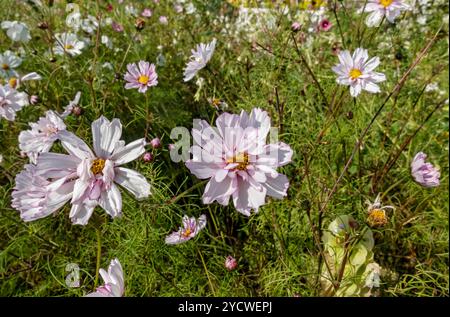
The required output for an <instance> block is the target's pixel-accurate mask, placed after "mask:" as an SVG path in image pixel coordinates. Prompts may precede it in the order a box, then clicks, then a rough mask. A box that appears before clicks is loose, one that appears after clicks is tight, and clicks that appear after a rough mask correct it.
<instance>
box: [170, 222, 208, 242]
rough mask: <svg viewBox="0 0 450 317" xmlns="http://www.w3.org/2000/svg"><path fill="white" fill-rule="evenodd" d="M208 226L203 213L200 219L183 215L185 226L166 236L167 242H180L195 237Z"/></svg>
mask: <svg viewBox="0 0 450 317" xmlns="http://www.w3.org/2000/svg"><path fill="white" fill-rule="evenodd" d="M205 226H206V216H205V215H201V216H200V217H199V218H198V219H195V217H192V218H189V217H188V216H184V217H183V226H182V227H180V229H179V230H178V231H175V232H172V233H171V234H169V235H168V236H167V237H166V243H167V244H179V243H183V242H186V241H188V240H190V239H192V238H193V237H195V236H196V235H197V234H198V233H199V232H200V230H202V229H203V228H204V227H205Z"/></svg>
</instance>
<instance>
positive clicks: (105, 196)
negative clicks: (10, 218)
mask: <svg viewBox="0 0 450 317" xmlns="http://www.w3.org/2000/svg"><path fill="white" fill-rule="evenodd" d="M92 135H93V143H94V151H95V152H92V151H91V149H90V148H89V147H88V146H87V145H86V143H84V141H83V140H81V139H80V138H78V137H77V136H75V135H74V134H72V133H64V134H60V136H59V138H60V141H61V144H62V146H63V147H64V148H65V150H66V151H67V152H69V155H66V154H59V153H51V152H49V153H42V154H40V155H39V156H38V159H37V164H36V165H33V166H32V167H29V166H31V165H26V166H25V170H24V171H23V172H22V173H20V174H19V175H21V176H20V178H21V179H24V180H26V181H18V180H17V179H16V187H15V188H14V191H13V193H12V196H13V200H12V206H13V207H14V208H16V209H17V210H19V211H20V213H21V218H22V219H23V220H24V221H32V220H36V219H39V218H42V217H45V216H48V215H49V214H51V213H52V212H54V211H56V210H57V209H59V208H60V207H62V206H63V205H64V204H65V203H66V202H67V201H69V200H71V204H72V209H71V210H70V215H69V216H70V218H71V220H72V222H73V223H74V224H80V225H86V224H87V223H88V221H89V218H90V217H91V215H92V212H93V211H94V208H95V207H96V206H97V205H99V206H101V207H102V208H103V209H104V210H105V211H106V212H107V213H108V214H109V215H110V216H111V217H113V218H114V217H118V216H121V214H122V196H121V194H120V191H119V188H118V186H117V185H116V184H118V185H120V186H122V187H124V188H125V189H127V190H128V191H130V192H131V193H132V194H133V195H134V196H135V197H136V198H137V199H142V198H146V197H147V196H148V195H149V194H150V185H149V184H148V182H147V180H146V179H145V177H144V176H142V175H141V174H139V173H137V172H135V171H133V170H130V169H128V168H124V167H121V165H123V164H126V163H128V162H131V161H133V160H135V159H136V158H138V157H139V156H140V155H141V154H142V153H144V151H145V149H144V147H145V143H146V142H145V139H139V140H136V141H134V142H131V143H129V144H128V145H125V142H124V141H122V140H120V137H121V135H122V124H121V123H120V121H119V120H118V119H114V120H112V121H111V122H110V121H109V120H107V119H106V118H105V117H103V116H102V117H100V119H97V120H95V121H94V122H93V123H92ZM20 178H19V179H20ZM28 183H36V193H34V192H33V191H31V190H29V185H28Z"/></svg>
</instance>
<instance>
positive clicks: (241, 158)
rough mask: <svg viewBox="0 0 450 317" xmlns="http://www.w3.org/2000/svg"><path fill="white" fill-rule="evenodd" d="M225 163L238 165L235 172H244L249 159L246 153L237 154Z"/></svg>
mask: <svg viewBox="0 0 450 317" xmlns="http://www.w3.org/2000/svg"><path fill="white" fill-rule="evenodd" d="M227 163H238V166H237V167H236V169H237V170H240V171H244V170H246V169H247V166H248V165H249V158H248V154H247V153H239V154H237V155H236V156H234V157H232V158H229V159H227Z"/></svg>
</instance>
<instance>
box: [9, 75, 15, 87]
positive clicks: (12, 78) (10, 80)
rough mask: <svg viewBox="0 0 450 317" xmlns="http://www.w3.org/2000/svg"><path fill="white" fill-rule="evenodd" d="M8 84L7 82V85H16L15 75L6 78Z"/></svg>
mask: <svg viewBox="0 0 450 317" xmlns="http://www.w3.org/2000/svg"><path fill="white" fill-rule="evenodd" d="M8 84H9V87H11V88H16V86H17V78H16V77H11V78H10V79H9V80H8Z"/></svg>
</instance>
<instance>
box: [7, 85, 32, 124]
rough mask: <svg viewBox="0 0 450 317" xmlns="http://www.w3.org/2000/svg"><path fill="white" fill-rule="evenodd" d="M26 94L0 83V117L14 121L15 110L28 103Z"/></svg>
mask: <svg viewBox="0 0 450 317" xmlns="http://www.w3.org/2000/svg"><path fill="white" fill-rule="evenodd" d="M28 104H29V101H28V95H27V94H26V93H24V92H19V91H17V90H15V89H14V88H11V87H9V85H6V86H2V85H1V84H0V119H1V118H5V119H6V120H8V121H14V119H15V118H16V112H17V111H19V110H20V109H22V108H23V107H24V106H26V105H28Z"/></svg>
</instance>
